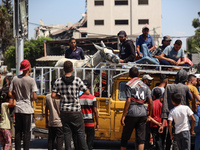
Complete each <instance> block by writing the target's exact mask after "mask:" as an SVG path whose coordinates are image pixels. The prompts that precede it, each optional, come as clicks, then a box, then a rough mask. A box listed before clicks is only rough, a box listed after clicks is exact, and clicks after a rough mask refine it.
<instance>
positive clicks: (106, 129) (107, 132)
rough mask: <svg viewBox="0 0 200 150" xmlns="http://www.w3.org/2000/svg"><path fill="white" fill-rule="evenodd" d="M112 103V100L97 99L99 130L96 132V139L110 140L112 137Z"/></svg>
mask: <svg viewBox="0 0 200 150" xmlns="http://www.w3.org/2000/svg"><path fill="white" fill-rule="evenodd" d="M111 103H112V100H111V98H99V97H97V110H98V113H99V130H98V131H95V138H96V139H102V140H109V139H110V137H111ZM112 118H113V117H112Z"/></svg>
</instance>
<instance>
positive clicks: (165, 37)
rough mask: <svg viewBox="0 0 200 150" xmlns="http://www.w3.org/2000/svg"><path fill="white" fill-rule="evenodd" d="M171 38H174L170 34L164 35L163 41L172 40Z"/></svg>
mask: <svg viewBox="0 0 200 150" xmlns="http://www.w3.org/2000/svg"><path fill="white" fill-rule="evenodd" d="M171 40H172V39H171V37H170V36H168V35H166V36H164V37H163V41H171Z"/></svg>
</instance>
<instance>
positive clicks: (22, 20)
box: [13, 0, 28, 75]
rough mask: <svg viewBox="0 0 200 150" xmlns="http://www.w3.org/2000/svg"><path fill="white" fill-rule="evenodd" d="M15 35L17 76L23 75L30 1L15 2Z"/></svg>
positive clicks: (18, 0)
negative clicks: (21, 67)
mask: <svg viewBox="0 0 200 150" xmlns="http://www.w3.org/2000/svg"><path fill="white" fill-rule="evenodd" d="M13 8H14V11H13V13H14V15H13V27H14V29H13V35H14V38H15V52H16V74H17V75H19V74H21V71H20V63H21V61H22V60H23V59H24V39H26V38H28V0H14V7H13Z"/></svg>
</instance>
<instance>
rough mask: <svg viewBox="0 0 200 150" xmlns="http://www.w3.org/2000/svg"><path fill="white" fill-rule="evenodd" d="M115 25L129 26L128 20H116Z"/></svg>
mask: <svg viewBox="0 0 200 150" xmlns="http://www.w3.org/2000/svg"><path fill="white" fill-rule="evenodd" d="M115 25H128V20H115Z"/></svg>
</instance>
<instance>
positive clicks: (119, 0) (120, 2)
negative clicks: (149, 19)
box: [115, 0, 128, 5]
mask: <svg viewBox="0 0 200 150" xmlns="http://www.w3.org/2000/svg"><path fill="white" fill-rule="evenodd" d="M115 5H128V0H115Z"/></svg>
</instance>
